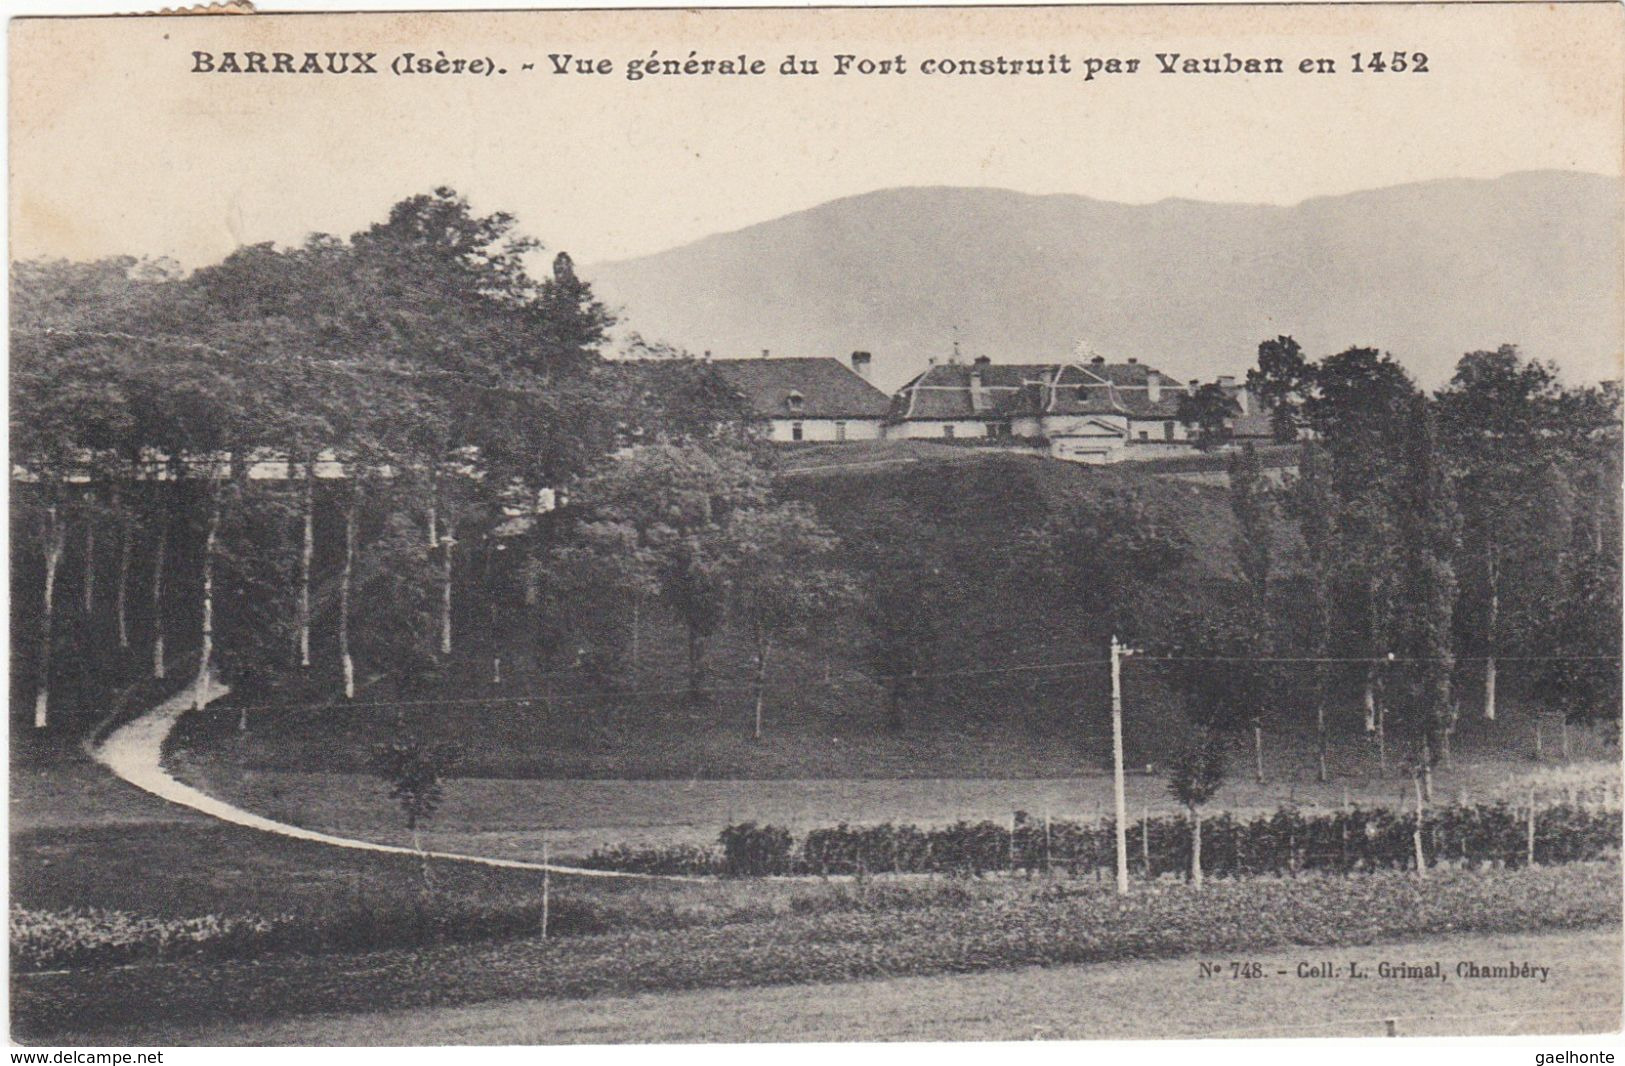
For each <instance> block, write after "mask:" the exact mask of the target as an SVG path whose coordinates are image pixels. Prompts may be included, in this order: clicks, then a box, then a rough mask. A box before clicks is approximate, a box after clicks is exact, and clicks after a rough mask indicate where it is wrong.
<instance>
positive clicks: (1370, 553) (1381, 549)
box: [1304, 348, 1417, 766]
mask: <svg viewBox="0 0 1625 1066" xmlns="http://www.w3.org/2000/svg"><path fill="white" fill-rule="evenodd" d="M1307 381H1308V382H1309V391H1308V394H1307V398H1306V400H1305V401H1304V412H1305V416H1306V417H1307V419H1308V422H1309V426H1310V428H1311V429H1313V430H1314V432H1315V434H1316V436H1317V438H1318V439H1319V441H1320V445H1321V447H1322V448H1323V449H1324V451H1325V454H1326V458H1327V464H1326V470H1327V473H1328V475H1329V484H1330V486H1331V489H1332V493H1333V496H1334V499H1335V504H1336V506H1335V515H1336V522H1337V531H1336V537H1337V544H1338V546H1339V551H1340V553H1341V555H1342V558H1343V565H1342V570H1343V574H1344V578H1345V582H1344V584H1345V587H1346V590H1345V596H1346V599H1347V601H1348V602H1349V603H1350V605H1351V607H1352V612H1351V613H1352V614H1353V616H1354V619H1353V624H1352V625H1351V626H1348V627H1340V628H1339V630H1338V631H1339V632H1342V633H1345V634H1346V635H1347V637H1348V639H1347V640H1346V641H1345V642H1343V643H1342V646H1341V648H1340V649H1339V650H1340V651H1341V652H1342V656H1341V657H1344V658H1364V659H1365V660H1366V661H1367V669H1366V671H1365V680H1364V685H1363V689H1364V691H1363V702H1364V704H1365V716H1366V721H1365V726H1366V731H1367V732H1368V733H1374V734H1375V735H1376V738H1377V744H1378V753H1379V755H1378V757H1379V760H1381V763H1382V765H1384V766H1386V760H1387V754H1386V751H1387V748H1386V744H1387V741H1386V726H1385V720H1386V719H1385V709H1384V706H1383V704H1382V701H1381V692H1380V689H1381V685H1382V682H1383V681H1384V679H1385V674H1384V673H1383V671H1382V669H1381V667H1380V664H1381V663H1382V662H1383V661H1384V660H1385V658H1386V656H1387V654H1388V652H1389V651H1390V650H1391V649H1390V648H1388V647H1387V645H1388V644H1389V643H1390V639H1391V628H1392V625H1393V620H1394V610H1393V598H1394V595H1395V581H1394V577H1395V574H1396V573H1398V564H1397V562H1396V558H1395V550H1396V538H1397V532H1396V530H1397V525H1396V520H1397V516H1396V514H1395V499H1396V494H1395V491H1394V487H1393V486H1394V480H1395V477H1396V472H1397V470H1398V468H1399V463H1398V457H1399V456H1400V455H1402V454H1403V452H1404V448H1405V441H1406V433H1407V424H1408V420H1409V419H1410V417H1411V416H1412V415H1413V413H1414V406H1413V399H1414V397H1415V396H1416V394H1417V390H1416V386H1415V384H1414V383H1413V382H1412V381H1411V379H1410V376H1409V375H1408V374H1407V373H1406V372H1405V370H1404V368H1403V367H1401V366H1400V365H1399V364H1398V363H1396V362H1394V360H1393V359H1392V358H1391V357H1390V356H1388V355H1386V354H1384V353H1381V352H1378V351H1377V350H1376V349H1374V348H1350V349H1348V350H1346V351H1343V352H1339V353H1337V354H1336V355H1331V356H1327V357H1326V358H1325V359H1323V360H1321V361H1320V362H1319V363H1316V364H1311V365H1310V367H1309V370H1308V377H1307Z"/></svg>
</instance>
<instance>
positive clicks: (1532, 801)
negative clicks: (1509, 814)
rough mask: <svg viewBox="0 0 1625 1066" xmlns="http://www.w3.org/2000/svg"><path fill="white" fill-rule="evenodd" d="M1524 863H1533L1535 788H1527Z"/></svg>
mask: <svg viewBox="0 0 1625 1066" xmlns="http://www.w3.org/2000/svg"><path fill="white" fill-rule="evenodd" d="M1525 865H1527V866H1530V867H1533V866H1534V865H1535V790H1534V789H1532V788H1531V789H1530V790H1529V854H1528V858H1527V860H1526V862H1525Z"/></svg>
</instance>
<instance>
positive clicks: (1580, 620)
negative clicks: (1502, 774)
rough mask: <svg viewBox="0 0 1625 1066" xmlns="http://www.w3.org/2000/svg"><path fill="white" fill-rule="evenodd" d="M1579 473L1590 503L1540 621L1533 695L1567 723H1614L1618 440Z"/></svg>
mask: <svg viewBox="0 0 1625 1066" xmlns="http://www.w3.org/2000/svg"><path fill="white" fill-rule="evenodd" d="M1595 446H1596V455H1595V457H1594V458H1593V459H1592V460H1591V462H1589V463H1587V464H1585V465H1584V466H1583V467H1582V468H1581V470H1580V471H1579V478H1578V480H1579V482H1580V484H1579V491H1578V492H1577V495H1578V496H1579V497H1580V498H1581V499H1583V500H1586V501H1588V503H1589V506H1580V507H1579V508H1578V513H1577V514H1576V516H1575V521H1574V522H1573V523H1572V530H1571V534H1570V538H1569V543H1568V546H1567V549H1566V550H1565V551H1563V552H1562V553H1561V555H1560V560H1559V570H1558V575H1559V576H1558V578H1557V580H1556V582H1555V588H1556V595H1555V596H1554V597H1552V598H1551V599H1550V600H1549V601H1548V602H1547V613H1546V615H1545V617H1544V618H1542V619H1541V621H1540V624H1539V625H1538V627H1537V630H1538V632H1540V633H1541V634H1543V639H1541V640H1539V641H1538V642H1537V643H1536V645H1535V646H1536V648H1537V649H1538V652H1539V654H1540V656H1541V659H1542V663H1541V669H1540V670H1539V672H1538V673H1537V674H1536V676H1535V679H1534V695H1535V697H1536V698H1537V699H1538V700H1540V701H1541V702H1542V703H1543V704H1544V705H1545V706H1547V707H1550V708H1552V709H1554V710H1557V711H1560V712H1562V714H1563V716H1564V718H1565V719H1566V720H1567V721H1570V722H1600V721H1612V722H1613V723H1615V728H1616V729H1617V728H1618V723H1619V722H1620V715H1621V705H1620V691H1621V687H1620V686H1621V682H1620V647H1621V639H1622V637H1621V631H1620V620H1621V614H1622V607H1621V602H1620V591H1621V573H1620V557H1621V546H1620V508H1619V491H1620V490H1619V483H1620V454H1619V450H1618V448H1619V445H1618V441H1617V439H1616V440H1614V441H1612V442H1610V441H1607V439H1606V438H1604V439H1603V440H1600V441H1597V442H1595Z"/></svg>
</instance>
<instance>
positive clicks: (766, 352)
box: [762, 348, 773, 359]
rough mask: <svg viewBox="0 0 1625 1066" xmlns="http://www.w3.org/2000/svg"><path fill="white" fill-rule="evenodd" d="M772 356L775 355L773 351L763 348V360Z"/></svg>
mask: <svg viewBox="0 0 1625 1066" xmlns="http://www.w3.org/2000/svg"><path fill="white" fill-rule="evenodd" d="M772 354H773V352H772V350H771V349H768V348H763V349H762V358H763V359H766V358H767V357H768V356H770V355H772Z"/></svg>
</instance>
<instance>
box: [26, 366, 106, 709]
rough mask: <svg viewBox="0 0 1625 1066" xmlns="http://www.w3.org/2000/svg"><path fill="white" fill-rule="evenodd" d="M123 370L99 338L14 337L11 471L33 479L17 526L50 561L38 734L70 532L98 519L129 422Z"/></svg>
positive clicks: (38, 663)
mask: <svg viewBox="0 0 1625 1066" xmlns="http://www.w3.org/2000/svg"><path fill="white" fill-rule="evenodd" d="M121 370H122V368H121V365H120V362H119V360H118V358H117V354H116V352H114V351H111V350H109V349H108V346H107V345H106V344H105V343H104V342H102V341H99V340H92V341H90V342H88V343H86V342H84V341H83V340H82V339H81V338H78V337H75V336H72V335H63V336H58V335H50V334H23V335H20V336H16V337H14V338H13V346H12V378H11V380H12V393H11V447H12V466H13V469H15V470H20V471H22V472H23V474H24V477H25V478H26V479H27V481H28V489H27V490H26V491H19V492H18V500H17V503H18V506H17V507H16V509H15V510H14V513H13V522H14V528H15V527H17V526H20V527H21V531H22V532H24V534H25V536H29V537H31V539H32V540H33V542H34V543H35V544H36V545H37V546H38V550H39V552H40V556H41V558H42V559H43V563H44V567H43V570H44V574H43V587H42V594H41V600H40V610H39V648H38V652H37V657H36V660H35V664H34V665H35V673H36V682H35V689H34V726H35V728H38V729H43V728H46V727H47V726H48V725H49V724H50V700H51V696H50V693H51V677H52V670H53V666H54V654H53V653H54V651H55V643H54V641H55V636H56V633H55V630H56V628H57V626H58V621H59V618H58V612H57V603H56V585H57V579H58V575H59V571H60V567H61V563H62V558H63V555H64V551H65V549H66V543H67V536H68V528H69V524H70V522H72V521H73V520H74V519H75V518H77V519H78V520H79V521H80V522H82V523H85V525H86V527H87V528H88V525H89V523H90V522H92V521H94V515H95V512H96V510H97V502H96V486H97V485H98V483H99V482H101V481H102V480H103V479H104V478H105V477H106V476H107V474H108V470H107V466H108V464H109V460H110V459H111V457H112V454H113V453H112V448H113V445H114V444H115V443H116V442H117V440H118V439H119V437H120V435H121V433H122V430H123V424H124V419H125V413H124V409H123V396H122V383H121V377H122V373H121ZM73 485H79V486H82V487H73V488H71V487H70V486H73ZM19 518H20V519H21V521H20V522H19V521H18V519H19ZM85 562H86V568H87V574H88V570H89V567H90V566H92V565H94V564H93V558H92V557H91V556H90V555H88V554H87V556H86V560H85ZM82 650H84V651H86V652H88V649H82Z"/></svg>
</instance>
